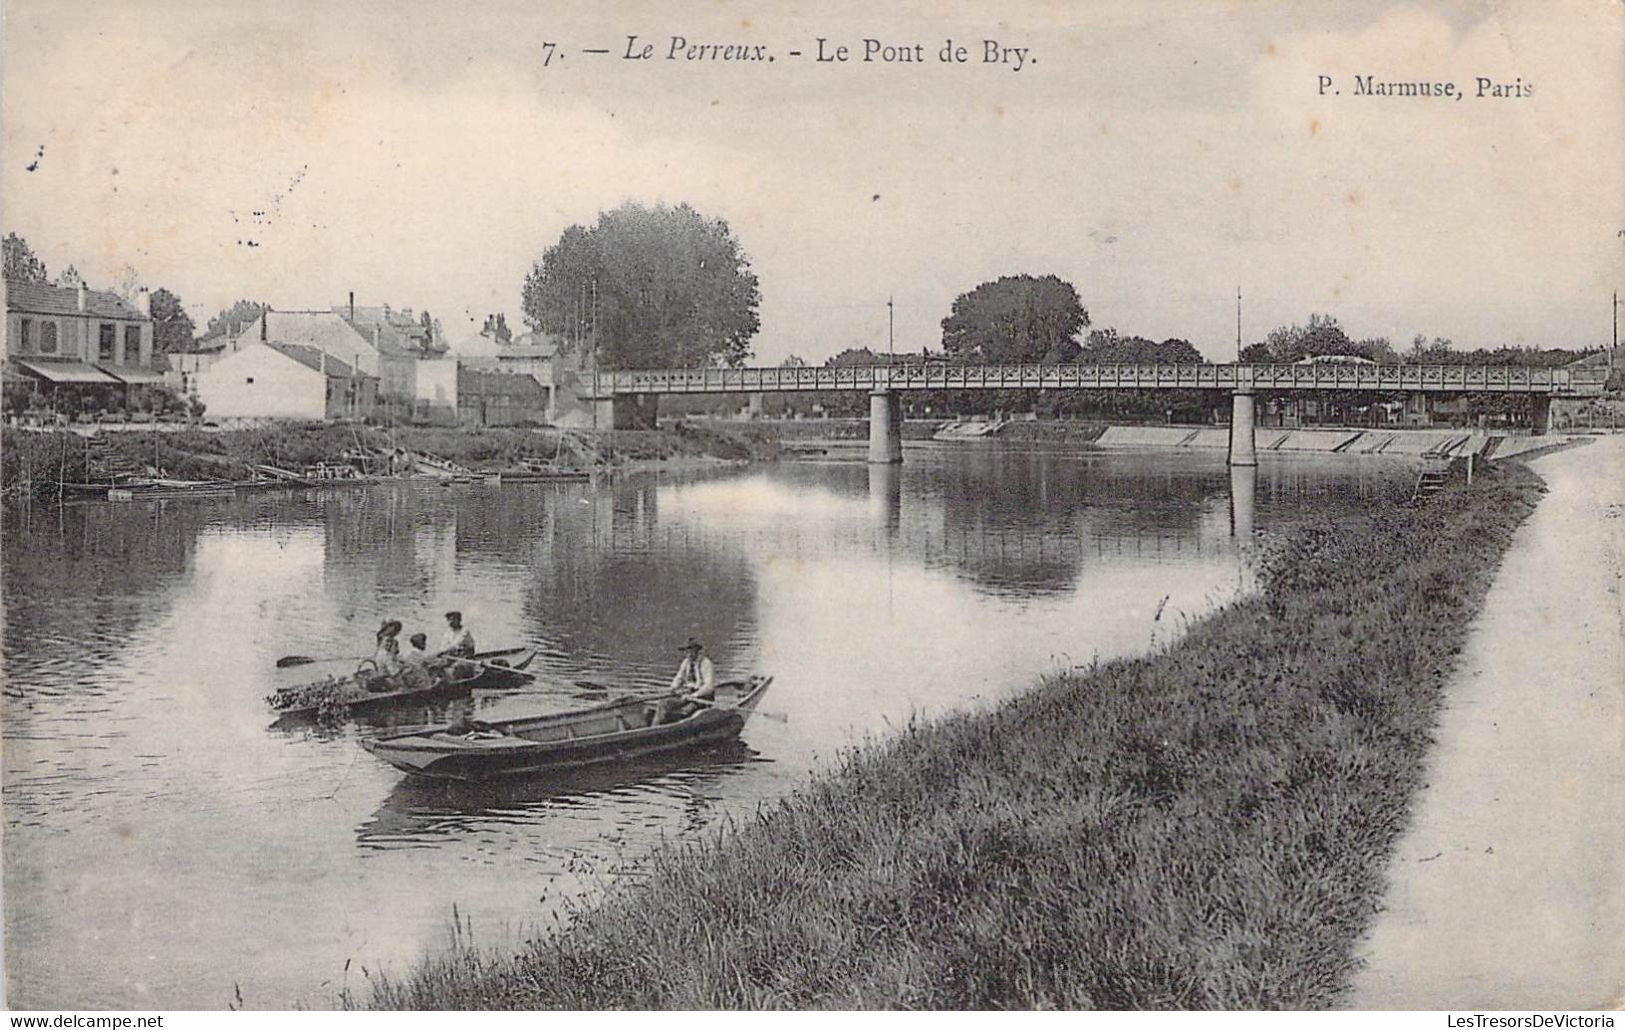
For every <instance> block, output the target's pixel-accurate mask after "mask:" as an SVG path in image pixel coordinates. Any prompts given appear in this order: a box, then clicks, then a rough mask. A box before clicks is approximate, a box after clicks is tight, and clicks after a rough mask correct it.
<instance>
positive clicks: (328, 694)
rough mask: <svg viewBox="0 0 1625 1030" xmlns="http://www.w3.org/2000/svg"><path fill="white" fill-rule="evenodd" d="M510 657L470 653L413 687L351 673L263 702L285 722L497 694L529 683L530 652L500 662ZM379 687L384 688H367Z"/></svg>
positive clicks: (405, 680) (402, 681)
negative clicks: (479, 693)
mask: <svg viewBox="0 0 1625 1030" xmlns="http://www.w3.org/2000/svg"><path fill="white" fill-rule="evenodd" d="M514 653H515V652H514V651H513V650H511V649H510V650H508V651H487V652H483V653H480V654H476V655H475V656H474V660H473V661H457V662H454V663H452V664H451V665H450V666H448V667H447V668H446V669H445V670H444V673H445V674H444V675H435V674H431V675H428V676H426V677H424V678H422V679H418V680H416V681H415V682H414V681H413V680H412V679H408V678H391V677H379V676H376V675H371V676H369V675H367V674H366V673H364V672H357V673H356V674H355V675H352V676H343V677H335V678H333V679H328V680H321V681H318V682H315V683H306V684H302V685H300V686H297V687H284V688H282V689H281V690H278V691H276V692H275V693H272V694H270V695H269V696H267V697H266V699H265V701H266V703H267V704H269V705H270V706H271V708H272V709H274V710H275V711H276V713H277V714H278V715H279V716H282V717H288V716H301V715H305V716H309V715H319V714H322V713H323V712H333V711H341V710H342V711H351V712H356V711H364V710H369V709H375V708H379V707H383V706H386V705H391V704H396V703H399V702H402V701H425V700H436V699H440V698H448V697H462V696H464V695H467V694H468V693H469V692H471V691H474V690H502V689H507V688H511V687H517V686H520V685H522V684H524V683H528V682H529V681H530V680H531V679H532V678H533V677H532V676H531V675H530V674H529V673H526V672H525V669H526V668H528V667H529V666H530V663H531V662H533V661H535V659H536V652H535V651H531V652H530V653H528V654H526V655H525V657H524V658H523V659H522V660H520V661H518V662H514V663H512V664H508V663H507V662H506V661H504V658H503V656H505V655H511V654H514ZM380 679H382V680H383V682H382V683H380V682H379V681H380ZM380 685H381V686H383V687H384V688H385V689H382V690H377V689H372V688H373V687H376V686H380Z"/></svg>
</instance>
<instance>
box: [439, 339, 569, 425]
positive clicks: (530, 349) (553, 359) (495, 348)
mask: <svg viewBox="0 0 1625 1030" xmlns="http://www.w3.org/2000/svg"><path fill="white" fill-rule="evenodd" d="M487 325H488V328H487V329H486V330H483V331H482V332H481V333H480V334H479V335H478V336H474V335H470V336H469V337H467V338H465V339H463V340H460V341H458V342H457V343H456V344H455V345H454V346H453V347H452V354H453V355H454V356H455V357H456V358H457V361H458V364H459V365H460V366H461V367H462V368H463V370H464V373H465V374H463V375H462V376H461V377H460V378H459V381H458V382H459V385H458V398H459V411H460V412H461V413H462V416H463V419H464V420H465V421H468V420H470V418H471V417H472V416H473V415H474V413H476V412H486V413H488V414H490V413H495V417H497V418H500V419H504V420H508V421H509V422H518V421H527V422H538V423H546V424H548V425H554V426H565V427H577V428H585V427H587V426H589V425H590V424H591V422H592V408H591V406H590V404H589V403H588V402H587V401H586V400H584V399H583V398H582V397H581V393H582V389H583V384H582V382H581V371H582V360H583V355H584V351H583V348H581V347H571V346H569V345H568V344H567V343H566V341H565V339H564V337H563V336H560V335H558V334H555V333H544V332H539V331H537V332H526V333H521V334H520V335H518V336H516V337H514V338H513V340H512V341H510V342H507V343H504V342H502V341H501V340H499V339H498V338H497V336H496V334H495V333H494V332H492V331H491V330H490V329H489V320H487ZM469 372H478V373H482V374H481V375H479V376H474V375H470V374H467V373H469ZM515 376H525V377H529V378H530V379H532V380H534V381H535V388H534V389H532V388H530V387H526V386H523V385H522V384H518V383H517V382H516V381H515V380H514V379H512V377H515ZM503 377H508V378H503ZM465 394H469V395H470V396H468V397H467V398H465V397H464V395H465ZM480 394H484V395H485V396H484V397H483V398H482V397H481V396H479V395H480ZM484 424H487V425H498V424H504V423H503V422H494V421H489V420H485V421H484Z"/></svg>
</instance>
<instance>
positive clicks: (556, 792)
mask: <svg viewBox="0 0 1625 1030" xmlns="http://www.w3.org/2000/svg"><path fill="white" fill-rule="evenodd" d="M756 761H766V759H764V758H762V757H761V754H760V752H758V751H756V750H755V749H753V748H751V747H750V746H749V745H747V744H745V743H743V742H741V741H738V740H734V741H729V742H728V743H726V744H724V745H721V746H718V747H714V748H709V749H703V750H695V751H690V752H686V753H683V754H675V755H661V756H646V757H642V758H638V759H634V760H632V761H628V762H621V763H616V764H613V765H604V766H592V767H586V768H581V769H565V770H558V771H553V772H549V773H538V774H535V775H526V776H514V777H508V778H504V779H499V780H492V781H487V782H479V783H473V782H457V781H451V782H434V781H425V780H416V779H403V780H402V781H401V782H400V783H399V785H397V786H396V787H395V789H394V790H392V791H390V792H389V796H388V797H386V798H385V799H384V802H383V804H382V805H380V806H379V808H378V810H377V811H376V812H374V813H373V814H372V816H371V817H370V818H368V819H367V821H366V822H364V823H362V825H361V827H360V828H359V829H358V830H357V831H356V841H357V843H358V844H360V845H361V846H363V847H369V848H384V849H387V848H396V847H435V846H439V845H440V844H442V843H444V838H446V837H448V836H454V835H459V834H470V833H484V832H489V831H490V829H491V827H492V824H493V823H512V822H515V821H518V822H524V823H529V822H532V821H535V820H542V819H546V818H549V817H550V816H557V817H560V818H570V817H572V816H576V815H579V814H581V813H583V812H589V813H593V814H595V815H597V814H601V813H599V812H598V810H597V808H596V807H595V806H597V805H600V804H602V803H603V802H606V801H609V802H613V803H615V804H617V805H630V806H633V807H638V808H646V807H650V806H653V807H655V808H657V809H659V810H662V811H665V810H670V809H674V808H675V809H680V810H683V811H684V812H685V813H686V815H685V818H684V822H683V824H682V825H683V828H684V830H685V832H686V831H688V830H694V829H698V828H699V823H697V822H694V821H693V817H695V816H699V815H702V814H703V813H704V812H706V811H708V810H709V804H708V802H715V801H716V800H718V799H719V798H720V796H721V786H722V782H723V780H724V779H725V778H726V777H727V776H728V775H729V774H730V773H735V772H738V771H740V770H742V769H744V768H745V767H746V766H748V765H749V764H750V763H752V762H756Z"/></svg>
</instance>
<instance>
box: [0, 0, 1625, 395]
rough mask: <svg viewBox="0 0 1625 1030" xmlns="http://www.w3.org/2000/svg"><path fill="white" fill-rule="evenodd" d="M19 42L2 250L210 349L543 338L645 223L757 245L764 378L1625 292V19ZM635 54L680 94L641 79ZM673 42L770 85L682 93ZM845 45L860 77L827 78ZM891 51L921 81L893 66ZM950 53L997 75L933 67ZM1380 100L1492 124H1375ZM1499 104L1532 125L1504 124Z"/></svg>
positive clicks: (11, 83) (308, 18) (606, 14)
mask: <svg viewBox="0 0 1625 1030" xmlns="http://www.w3.org/2000/svg"><path fill="white" fill-rule="evenodd" d="M1351 8H1352V9H1351ZM3 17H4V25H3V28H4V33H3V36H0V39H3V43H0V46H3V58H4V60H3V63H0V77H3V82H0V104H3V111H0V114H3V122H0V124H3V132H4V135H3V149H0V166H3V171H0V188H3V191H4V202H3V208H0V223H3V227H4V229H5V231H8V232H16V233H19V234H20V235H22V236H23V237H25V238H26V239H27V240H28V241H29V243H30V244H31V245H32V247H33V249H34V251H35V252H36V253H37V254H39V256H40V257H41V258H43V259H44V260H45V262H46V264H47V265H48V267H49V269H50V271H51V273H52V274H53V275H55V274H57V273H59V272H60V271H61V270H62V269H63V268H65V267H66V266H67V265H69V264H72V265H74V266H76V267H77V268H78V269H79V271H80V272H81V273H82V274H83V275H84V277H85V278H86V279H87V281H89V282H90V284H91V285H92V286H96V287H111V286H114V285H116V284H117V282H118V281H119V280H120V278H121V277H122V276H123V274H124V269H125V268H126V267H130V268H133V269H135V271H136V272H137V273H138V275H139V277H140V279H141V280H142V281H143V282H145V283H146V284H148V285H149V286H152V287H154V288H156V287H160V286H161V287H164V288H167V289H169V290H170V291H172V292H174V293H176V294H178V295H179V296H180V297H181V298H182V299H183V300H184V301H185V303H186V304H187V307H188V309H189V311H190V312H191V314H192V316H193V318H194V319H195V320H196V321H197V323H198V326H199V329H200V330H201V328H202V326H203V324H204V323H205V322H206V321H207V319H208V318H209V317H210V316H211V315H213V314H214V313H215V312H217V311H218V310H219V309H220V308H222V307H224V306H226V305H227V304H229V303H230V302H231V301H233V300H235V299H237V298H240V297H247V298H252V299H256V300H262V301H267V302H269V303H271V304H272V305H273V306H275V307H278V308H283V309H296V308H317V307H325V306H327V305H330V304H333V303H336V302H341V301H343V300H344V299H345V298H346V296H347V295H348V293H349V292H350V291H352V290H353V291H354V292H355V294H356V300H357V303H360V304H378V303H384V302H387V303H390V304H392V305H394V306H397V307H413V308H416V309H419V310H421V309H423V308H428V309H429V310H430V311H432V312H433V313H434V314H435V315H436V316H438V317H440V318H441V319H442V321H443V323H444V325H445V327H446V329H447V331H448V333H450V334H451V335H452V337H453V338H454V340H455V339H456V338H457V337H458V336H459V335H461V334H467V333H472V332H475V331H477V329H478V327H479V324H480V322H482V321H483V318H484V316H485V314H486V313H488V312H495V311H502V312H505V313H506V315H507V320H508V323H509V324H510V325H512V326H519V325H522V324H523V320H522V318H521V308H520V288H521V285H522V283H523V281H524V277H525V274H526V272H527V271H528V270H529V269H530V267H531V266H532V264H533V263H534V262H535V261H536V260H537V259H538V258H539V257H540V255H541V253H542V252H543V251H544V250H545V249H546V248H547V247H548V246H549V245H550V244H552V243H553V242H555V241H556V240H557V239H558V237H559V234H560V233H561V232H562V231H563V230H564V229H565V228H566V227H567V226H569V225H572V224H590V223H592V222H593V221H594V220H595V219H596V218H597V216H598V214H599V212H601V211H603V210H606V209H608V208H612V207H614V206H616V205H618V204H620V203H622V202H624V201H628V200H635V201H640V202H643V203H655V202H665V203H673V204H675V203H680V202H687V203H689V204H692V205H693V206H694V207H695V208H697V209H698V210H700V211H701V212H702V213H704V214H706V215H708V216H715V217H721V218H724V219H726V220H727V221H728V223H729V224H730V225H731V226H732V228H733V231H734V234H735V236H736V237H737V238H738V239H739V241H740V243H741V245H742V247H743V249H744V251H745V253H746V254H747V255H748V257H749V258H750V261H751V264H752V268H753V269H754V271H755V272H756V273H757V275H758V276H759V277H760V281H761V293H762V305H761V320H762V328H761V332H760V333H759V335H758V336H757V338H756V340H755V341H754V343H753V348H754V351H755V359H754V361H755V362H756V363H764V364H776V363H778V362H779V361H781V360H782V359H784V358H785V357H787V356H788V355H791V354H796V355H799V356H801V357H803V358H805V359H807V360H809V361H812V362H814V363H818V362H821V361H822V360H823V359H825V358H827V357H829V356H830V355H832V354H834V353H837V352H839V351H841V350H843V349H845V348H847V347H851V346H869V347H872V348H875V349H884V348H885V347H886V346H887V341H888V336H887V333H888V328H887V301H888V299H891V300H892V301H893V302H894V304H895V317H896V321H895V341H896V342H895V345H896V348H897V349H898V350H900V351H902V350H913V351H918V350H920V349H921V348H923V347H932V348H936V347H939V346H940V340H941V320H942V319H943V318H944V317H945V316H946V315H947V314H948V313H949V309H950V306H951V305H952V302H953V299H954V297H955V296H956V295H958V294H959V293H961V292H964V291H967V290H970V289H972V288H974V287H975V286H976V285H978V284H979V283H981V282H984V281H986V280H989V279H993V278H997V277H998V276H1001V275H1010V274H1018V273H1029V274H1034V275H1044V274H1050V273H1053V274H1056V275H1059V276H1061V277H1062V278H1064V279H1066V280H1068V281H1070V282H1072V283H1073V284H1074V285H1075V286H1076V287H1077V289H1078V292H1079V295H1080V296H1081V298H1082V299H1083V303H1084V306H1085V307H1086V309H1087V310H1088V312H1089V315H1090V324H1091V326H1092V327H1113V328H1116V329H1117V330H1118V331H1119V332H1123V333H1137V334H1140V335H1144V336H1149V337H1153V338H1156V339H1162V338H1166V337H1180V338H1184V339H1188V340H1190V341H1191V342H1192V343H1194V344H1196V346H1197V347H1198V348H1199V349H1201V350H1202V352H1203V353H1204V354H1205V355H1207V356H1208V357H1209V358H1212V359H1214V360H1226V359H1228V358H1231V357H1232V356H1233V355H1234V349H1235V337H1236V292H1237V289H1238V288H1239V289H1240V291H1241V293H1242V295H1243V303H1242V314H1243V335H1244V338H1245V339H1246V340H1247V341H1252V340H1255V339H1259V338H1261V337H1262V336H1263V335H1264V334H1265V333H1267V332H1268V331H1269V330H1270V329H1272V328H1274V327H1276V326H1279V325H1283V324H1288V323H1292V322H1299V323H1301V322H1304V321H1306V320H1307V318H1308V316H1309V315H1310V313H1312V312H1318V313H1329V314H1332V315H1334V316H1336V317H1337V318H1339V319H1340V320H1341V321H1342V323H1343V325H1344V326H1345V327H1346V328H1347V329H1348V330H1349V332H1350V333H1351V335H1354V336H1356V337H1365V336H1387V337H1389V338H1390V339H1391V340H1393V341H1394V343H1395V344H1396V345H1399V346H1403V345H1405V344H1406V343H1408V342H1409V341H1410V339H1411V338H1412V337H1413V336H1414V335H1416V334H1418V333H1421V334H1425V335H1426V336H1428V337H1446V338H1449V339H1452V340H1454V341H1455V343H1456V344H1457V346H1463V347H1476V346H1498V345H1502V344H1513V345H1536V346H1567V347H1585V346H1599V345H1602V344H1606V343H1607V342H1608V339H1609V334H1610V313H1611V300H1610V298H1611V295H1612V293H1613V292H1614V291H1615V290H1618V289H1620V288H1621V287H1622V286H1625V154H1622V152H1621V151H1622V144H1621V140H1622V139H1625V89H1622V88H1621V85H1622V83H1625V4H1620V3H1618V2H1616V0H1556V2H1552V0H1546V2H1528V3H1525V2H1521V0H1510V2H1506V3H1499V2H1486V0H1478V2H1474V0H1462V2H1459V3H1433V2H1427V3H1393V4H1383V3H1368V4H1359V5H1350V4H1346V3H1320V2H1297V0H1263V2H1247V3H1243V2H1240V0H1229V2H1214V0H1179V2H1175V0H1150V2H1142V3H1128V2H1116V3H1049V2H1025V3H1023V2H1015V3H1011V4H1007V5H999V6H994V5H987V4H970V3H958V4H955V3H940V2H932V3H923V2H920V3H911V2H903V3H897V4H891V5H880V4H874V3H851V2H847V3H840V2H837V3H833V4H819V5H816V6H814V5H803V4H801V3H772V4H768V3H760V2H758V3H741V2H733V0H715V2H707V3H690V4H683V5H674V4H655V3H637V2H633V3H556V2H548V0H522V2H505V0H504V2H487V3H478V2H475V3H465V4H450V3H417V2H411V0H408V2H404V3H389V4H385V3H372V2H351V3H344V4H329V3H315V2H304V0H285V2H282V3H278V4H275V5H268V4H264V3H262V2H260V0H253V2H233V0H211V2H195V0H130V2H126V3H121V4H118V5H103V4H100V3H96V4H92V3H89V2H84V0H7V2H6V4H5V6H4V13H3ZM631 35H636V36H637V37H638V41H637V45H638V48H641V46H642V45H643V44H644V43H650V44H653V45H654V48H655V49H654V59H652V60H627V59H625V58H624V56H623V54H624V53H625V51H626V48H627V42H628V40H627V37H628V36H631ZM673 36H682V37H684V39H685V40H686V41H687V42H688V43H689V44H690V45H696V44H702V43H716V44H743V45H748V46H758V45H759V46H763V47H765V48H766V53H770V54H771V55H772V56H773V57H774V60H773V62H772V63H765V62H763V63H741V62H732V61H725V62H717V61H691V60H687V59H684V56H683V55H682V54H680V57H679V59H677V60H667V59H666V55H667V54H668V53H669V52H670V49H671V40H672V37H673ZM819 38H823V39H824V40H826V43H825V44H824V46H825V49H826V51H827V52H833V50H834V48H835V47H837V46H841V45H845V46H847V47H849V48H850V49H849V56H850V60H848V61H846V62H844V63H843V62H838V61H824V62H820V61H817V60H816V59H815V58H816V54H817V50H818V43H817V40H818V39H819ZM866 38H868V39H875V40H878V41H880V42H881V43H882V44H888V45H894V46H897V47H905V46H906V47H910V48H912V46H913V45H914V44H919V45H920V47H921V50H920V51H919V53H920V54H921V55H922V56H923V57H924V58H925V60H924V61H923V62H919V63H889V64H888V63H883V62H880V61H870V62H865V61H863V60H862V57H863V47H864V44H863V40H864V39H866ZM948 40H952V41H953V42H954V44H955V45H961V46H964V47H965V48H966V57H967V60H965V61H964V62H963V63H943V62H941V61H939V60H938V54H939V52H940V51H941V50H942V48H943V46H944V45H945V42H946V41H948ZM988 40H993V41H996V44H995V45H996V48H997V49H996V51H995V52H996V54H997V56H998V57H999V58H1001V60H999V61H995V62H987V61H985V60H984V56H985V54H986V49H985V47H986V43H985V41H988ZM548 43H552V44H553V46H552V47H551V48H549V47H548V46H547V44H548ZM1005 48H1025V50H1026V52H1025V53H1024V54H1023V55H1022V66H1021V67H1020V68H1019V70H1017V69H1016V67H1015V56H1014V52H1013V50H1012V51H1010V52H1009V53H1007V52H1006V50H1005ZM588 49H606V50H608V51H609V53H607V54H591V53H586V52H585V51H586V50H588ZM792 50H800V51H801V52H802V55H801V56H800V57H794V56H791V55H790V53H789V52H790V51H792ZM1356 75H1372V76H1374V77H1375V78H1376V79H1377V80H1379V81H1428V82H1447V81H1448V82H1454V83H1456V84H1457V88H1458V89H1465V90H1466V91H1467V93H1468V96H1467V97H1466V98H1465V99H1463V100H1460V101H1456V100H1453V99H1450V98H1440V99H1435V98H1416V97H1371V96H1363V97H1357V96H1354V95H1353V93H1354V76H1356ZM1320 76H1326V77H1327V78H1328V79H1330V80H1331V81H1332V83H1333V86H1332V89H1336V90H1338V91H1339V92H1337V93H1335V94H1334V93H1332V92H1330V90H1328V91H1327V92H1326V93H1324V94H1323V93H1322V91H1321V90H1320V88H1319V87H1320V84H1321V80H1320V78H1319V77H1320ZM1479 76H1484V77H1486V78H1489V79H1491V80H1493V81H1496V82H1506V83H1514V84H1517V85H1530V86H1533V92H1532V94H1531V95H1528V96H1523V97H1502V98H1479V97H1477V96H1475V95H1473V94H1474V93H1475V90H1476V81H1475V80H1476V79H1477V77H1479Z"/></svg>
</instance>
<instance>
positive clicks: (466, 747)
mask: <svg viewBox="0 0 1625 1030" xmlns="http://www.w3.org/2000/svg"><path fill="white" fill-rule="evenodd" d="M772 682H773V677H771V676H752V677H751V678H750V679H748V680H742V681H735V682H729V683H719V684H717V690H716V697H715V699H714V701H712V702H709V703H706V704H702V705H696V706H695V710H694V711H692V712H690V713H689V714H688V715H687V716H685V717H684V718H682V719H678V720H676V721H674V722H668V723H662V724H660V725H658V726H651V725H650V721H651V719H652V718H653V714H654V707H655V703H656V701H657V700H658V696H650V695H639V696H636V697H629V698H623V699H620V700H617V701H610V702H607V703H605V704H601V705H595V706H593V707H591V708H586V709H578V710H576V711H573V712H561V713H557V714H554V715H540V716H531V717H528V718H523V719H508V720H504V721H500V722H489V723H473V724H467V723H465V724H463V725H462V726H458V725H453V726H444V727H440V728H438V729H433V730H421V729H420V730H416V731H414V732H411V733H399V734H392V735H388V736H382V737H375V738H372V739H364V740H362V741H361V746H362V747H363V748H365V749H366V750H367V751H368V752H370V753H371V754H373V755H376V756H377V757H378V758H380V759H382V760H383V761H385V762H388V763H389V764H390V765H393V766H394V767H395V768H397V769H399V770H401V771H402V772H405V773H408V774H410V775H413V776H425V777H433V778H439V779H452V780H479V779H487V778H490V777H495V776H509V775H514V774H517V773H530V772H539V771H543V770H548V769H569V768H576V767H580V766H589V765H597V764H601V763H605V762H616V761H624V760H626V759H628V758H633V757H636V756H639V755H650V754H659V753H662V752H670V751H677V750H681V749H685V748H696V747H704V746H708V745H715V744H720V743H723V742H726V741H729V740H732V739H734V738H735V737H737V736H739V733H740V731H741V730H743V729H744V727H745V720H746V719H748V718H749V717H750V715H751V712H752V711H753V710H754V709H755V707H756V703H757V702H758V701H760V700H761V698H762V695H763V694H764V693H766V692H767V688H768V686H769V685H770V684H771V683H772ZM465 727H466V728H465Z"/></svg>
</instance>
